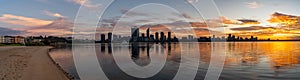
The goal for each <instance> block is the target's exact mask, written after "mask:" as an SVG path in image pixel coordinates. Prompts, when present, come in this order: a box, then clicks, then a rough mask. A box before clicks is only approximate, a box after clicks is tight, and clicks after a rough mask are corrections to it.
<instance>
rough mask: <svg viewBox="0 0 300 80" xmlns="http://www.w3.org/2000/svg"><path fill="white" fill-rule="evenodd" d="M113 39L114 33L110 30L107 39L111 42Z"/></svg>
mask: <svg viewBox="0 0 300 80" xmlns="http://www.w3.org/2000/svg"><path fill="white" fill-rule="evenodd" d="M111 40H112V33H111V32H109V33H108V34H107V41H108V42H111Z"/></svg>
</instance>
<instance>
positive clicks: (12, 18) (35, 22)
mask: <svg viewBox="0 0 300 80" xmlns="http://www.w3.org/2000/svg"><path fill="white" fill-rule="evenodd" d="M0 22H4V23H9V24H14V25H21V26H27V27H36V26H42V25H47V24H50V23H52V21H49V20H41V19H36V18H29V17H24V16H17V15H12V14H3V15H1V16H0Z"/></svg>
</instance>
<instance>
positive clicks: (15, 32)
mask: <svg viewBox="0 0 300 80" xmlns="http://www.w3.org/2000/svg"><path fill="white" fill-rule="evenodd" d="M21 33H23V31H18V30H12V29H8V28H2V27H0V35H2V36H4V35H19V34H21Z"/></svg>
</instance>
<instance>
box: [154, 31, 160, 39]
mask: <svg viewBox="0 0 300 80" xmlns="http://www.w3.org/2000/svg"><path fill="white" fill-rule="evenodd" d="M158 35H159V33H158V32H155V41H158V40H159V39H158V38H159V37H158Z"/></svg>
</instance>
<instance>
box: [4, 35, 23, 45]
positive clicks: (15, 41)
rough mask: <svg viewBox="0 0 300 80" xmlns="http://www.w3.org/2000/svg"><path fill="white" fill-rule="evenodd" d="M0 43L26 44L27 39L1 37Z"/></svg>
mask: <svg viewBox="0 0 300 80" xmlns="http://www.w3.org/2000/svg"><path fill="white" fill-rule="evenodd" d="M0 43H9V44H25V38H24V37H22V36H0Z"/></svg>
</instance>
